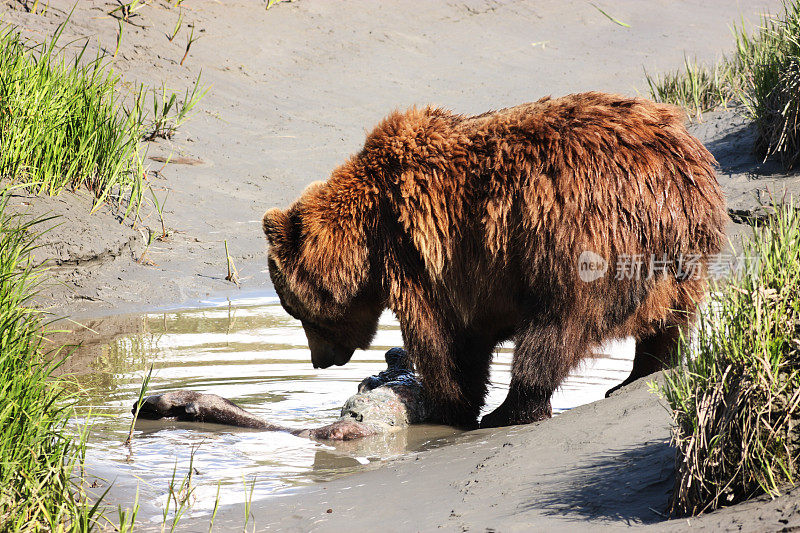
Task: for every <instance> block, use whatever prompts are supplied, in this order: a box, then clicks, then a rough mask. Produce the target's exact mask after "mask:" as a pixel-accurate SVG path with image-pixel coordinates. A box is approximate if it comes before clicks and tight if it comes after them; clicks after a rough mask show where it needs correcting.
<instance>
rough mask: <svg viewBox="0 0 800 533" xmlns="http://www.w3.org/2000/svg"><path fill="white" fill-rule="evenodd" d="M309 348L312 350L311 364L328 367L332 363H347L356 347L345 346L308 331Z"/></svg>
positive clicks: (315, 366) (317, 366)
mask: <svg viewBox="0 0 800 533" xmlns="http://www.w3.org/2000/svg"><path fill="white" fill-rule="evenodd" d="M306 338H307V339H308V348H309V349H310V350H311V364H313V365H314V368H328V367H329V366H331V365H337V366H342V365H344V364H345V363H347V362H348V361H349V360H350V358H351V357H353V352H355V348H345V347H342V346H337V345H335V344H332V343H330V342H328V341H326V340H325V339H322V338H321V337H319V336H317V335H315V334H313V333H309V332H308V331H306Z"/></svg>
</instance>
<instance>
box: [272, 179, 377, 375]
mask: <svg viewBox="0 0 800 533" xmlns="http://www.w3.org/2000/svg"><path fill="white" fill-rule="evenodd" d="M347 200H348V199H347V198H341V197H337V194H336V193H335V191H333V190H332V188H331V186H330V184H329V183H321V182H317V183H314V184H312V185H310V186H309V187H308V188H307V189H306V190H305V192H304V193H303V194H302V196H301V197H300V199H298V200H297V201H296V202H295V203H294V204H293V205H292V206H291V207H289V209H287V210H285V211H283V210H280V209H277V208H273V209H270V210H268V211H267V212H266V213H265V214H264V218H263V229H264V233H265V234H266V236H267V241H268V243H269V254H268V266H269V274H270V278H272V283H273V285H274V286H275V291H276V292H277V293H278V297H279V298H280V301H281V305H282V306H283V308H284V309H285V310H286V312H287V313H289V314H290V315H292V316H293V317H294V318H296V319H298V320H300V322H301V324H302V325H303V330H304V331H305V334H306V338H307V339H308V347H309V349H310V350H311V362H312V363H313V365H314V368H327V367H329V366H331V365H334V364H335V365H343V364H345V363H347V362H348V361H349V360H350V358H351V357H352V355H353V352H354V351H355V350H356V348H361V349H365V348H367V347H368V346H369V344H370V342H371V341H372V337H373V336H374V335H375V331H376V330H377V327H378V318H379V317H380V314H381V311H382V310H383V302H382V299H381V298H380V297H379V292H378V288H377V283H376V282H375V281H374V279H372V276H370V270H371V268H370V254H369V247H368V243H367V239H366V235H365V231H364V225H363V220H359V217H358V216H356V213H355V212H354V210H353V208H352V206H348V205H347Z"/></svg>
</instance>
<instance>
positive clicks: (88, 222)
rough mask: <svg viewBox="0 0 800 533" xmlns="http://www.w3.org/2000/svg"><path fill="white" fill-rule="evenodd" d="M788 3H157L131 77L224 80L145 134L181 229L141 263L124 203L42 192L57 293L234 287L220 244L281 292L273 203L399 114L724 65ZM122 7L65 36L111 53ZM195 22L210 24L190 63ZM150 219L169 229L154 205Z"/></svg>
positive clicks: (102, 300)
mask: <svg viewBox="0 0 800 533" xmlns="http://www.w3.org/2000/svg"><path fill="white" fill-rule="evenodd" d="M778 5H779V2H778V1H776V0H772V1H767V0H761V1H759V2H730V1H728V0H713V1H709V2H702V3H700V2H688V1H686V2H671V1H667V0H661V1H657V2H647V3H643V2H622V1H617V0H614V1H607V2H603V3H602V5H601V7H602V8H603V9H604V10H605V11H606V12H607V13H609V14H611V15H613V16H614V17H615V18H616V19H618V20H621V21H623V22H625V23H626V24H628V25H629V27H624V26H620V25H618V24H615V23H614V22H613V21H611V20H610V19H608V18H607V17H605V16H604V15H603V14H602V13H600V12H599V11H598V10H597V9H596V8H594V7H592V5H590V4H589V3H587V2H582V1H577V0H576V1H569V2H557V1H547V2H534V1H520V2H510V1H509V2H504V1H494V0H470V1H468V2H423V1H414V2H403V3H397V2H386V1H379V2H349V1H343V0H341V1H319V0H302V1H296V2H291V3H283V4H280V5H278V6H277V7H275V8H273V9H270V10H269V11H265V10H264V4H263V3H262V2H258V1H255V0H246V1H245V0H239V1H232V2H224V3H219V2H214V1H211V0H197V1H193V2H187V3H184V5H183V16H184V22H183V27H182V30H181V31H180V32H179V33H178V35H177V36H176V37H175V39H173V40H172V42H170V41H169V40H168V39H167V35H168V34H171V33H172V32H173V30H174V28H175V24H176V22H177V19H178V16H179V14H178V11H177V10H176V9H175V8H169V6H168V4H167V3H166V2H153V3H151V4H149V5H146V6H145V7H142V8H141V9H140V10H138V11H137V16H136V17H134V18H133V19H132V22H133V24H124V25H123V34H122V40H121V44H120V50H119V53H118V54H117V57H116V59H114V60H113V62H112V64H113V66H114V68H115V69H116V70H117V71H118V72H120V73H122V74H123V75H124V76H125V79H126V80H127V81H129V82H133V81H139V82H145V83H147V84H150V85H152V86H157V87H158V86H160V85H161V83H162V82H163V83H165V84H166V86H167V88H169V89H172V90H176V91H179V92H182V91H183V90H184V88H186V87H187V86H189V85H191V84H192V83H193V81H194V80H195V79H196V78H197V76H198V75H199V74H200V72H201V71H202V82H203V83H204V84H206V85H208V86H210V87H211V90H210V91H209V93H208V95H207V96H206V97H205V99H204V100H202V101H201V103H200V104H199V105H198V107H197V108H196V110H197V113H196V115H195V116H194V118H192V119H191V120H190V121H189V122H187V123H186V124H184V125H183V127H182V128H181V129H179V131H178V133H177V135H176V136H175V137H174V138H173V139H171V140H169V141H166V140H160V141H158V142H153V143H147V147H148V153H147V154H146V158H147V161H148V163H149V164H150V168H151V170H154V171H157V173H155V174H151V175H150V176H149V182H150V184H151V186H152V187H153V190H154V191H155V193H156V194H157V195H158V197H159V198H160V199H161V200H163V199H164V198H165V197H166V203H165V208H164V216H165V223H166V226H167V228H168V229H169V233H170V237H169V238H168V239H166V240H164V241H163V242H162V241H156V242H155V243H154V244H153V245H152V246H151V247H150V249H149V250H148V253H147V256H146V259H147V261H141V262H137V260H139V259H141V253H142V250H143V242H142V238H141V236H138V237H137V235H136V231H134V230H132V229H131V228H130V227H126V226H125V225H124V224H123V225H120V224H119V223H117V221H116V220H115V219H114V217H113V216H111V217H102V216H93V217H88V216H85V217H74V216H71V214H70V206H71V205H72V204H73V203H74V205H75V206H76V208H78V210H81V209H82V207H80V206H82V205H83V204H82V200H81V199H80V198H74V197H73V196H72V194H71V193H65V196H64V197H63V200H60V201H56V202H52V205H51V203H48V201H44V200H37V201H36V202H37V203H38V202H41V203H43V204H46V205H47V209H41V210H43V211H45V210H46V211H52V213H53V214H61V213H63V214H65V215H66V217H65V218H66V219H65V220H64V223H63V224H62V225H60V226H59V227H57V228H55V229H54V230H52V232H51V233H50V238H51V239H52V240H53V241H54V242H61V243H64V244H63V245H62V246H60V248H59V249H54V250H53V253H52V255H51V256H50V257H51V258H52V260H53V263H54V264H55V265H56V266H59V267H60V266H64V265H66V266H69V267H74V268H66V269H61V268H59V273H58V276H57V283H55V284H52V285H51V286H50V287H49V288H48V289H46V290H45V291H43V293H42V295H41V299H42V302H43V303H44V304H46V305H49V306H51V308H52V309H53V310H54V311H55V312H56V313H61V314H70V315H71V316H73V317H83V318H85V317H91V316H99V315H103V314H110V313H119V312H126V311H136V310H141V309H145V308H151V307H153V306H160V305H164V304H176V303H181V302H194V301H197V300H198V299H201V298H204V297H206V296H207V295H212V294H213V295H225V294H236V293H238V292H239V289H237V288H236V287H235V286H234V285H232V284H231V283H230V282H227V281H225V279H224V278H225V276H226V274H227V270H226V261H225V252H224V247H223V240H227V241H228V243H229V246H230V251H231V255H232V256H233V258H234V260H235V263H236V266H237V267H238V269H239V271H240V274H241V279H242V289H241V290H242V291H249V290H262V289H264V288H268V287H269V281H268V279H267V275H266V272H265V265H264V262H265V261H264V248H265V245H264V240H263V237H262V235H261V230H260V222H259V221H260V217H261V215H262V214H263V212H264V211H265V210H266V208H267V207H270V206H275V205H286V204H287V203H289V202H290V201H291V200H292V199H293V198H295V197H296V196H297V194H298V193H299V192H300V191H301V190H302V189H303V187H304V186H305V185H306V184H307V183H308V182H310V181H312V180H316V179H324V178H326V177H327V176H328V175H329V173H330V171H331V169H333V168H334V167H335V166H336V165H337V164H339V163H340V162H342V161H343V160H344V159H345V158H346V157H347V156H348V155H349V154H351V153H353V152H355V151H357V150H358V149H359V148H360V147H361V144H362V142H363V139H364V132H365V130H367V129H369V128H371V127H372V126H373V125H374V124H375V123H376V122H377V121H378V120H380V119H381V118H382V117H383V116H385V115H386V114H387V113H388V112H389V111H391V110H393V109H395V108H404V107H407V106H410V105H412V104H423V105H424V104H428V103H431V104H436V105H441V106H445V107H448V108H451V109H454V110H456V111H459V112H463V113H480V112H483V111H486V110H488V109H495V108H499V107H503V106H508V105H515V104H519V103H521V102H526V101H531V100H534V99H537V98H539V97H541V96H543V95H548V94H552V95H561V94H566V93H570V92H577V91H584V90H590V89H591V90H604V91H614V92H621V93H626V94H637V93H642V94H645V93H646V85H645V80H644V77H643V73H642V68H643V67H644V68H646V69H647V70H648V71H650V72H661V71H664V70H668V69H674V68H677V67H679V66H681V65H682V64H683V56H684V53H685V52H688V53H689V54H692V55H696V56H697V57H698V58H699V59H700V60H701V61H714V60H716V59H718V58H719V57H720V56H721V54H722V53H723V52H725V51H727V50H729V49H730V48H731V46H732V42H731V41H732V39H731V35H730V30H729V28H728V26H729V24H730V22H731V21H732V20H734V19H738V18H739V16H740V15H741V16H742V17H744V19H745V20H749V21H754V20H756V16H757V13H758V12H759V11H760V10H762V9H764V8H771V9H773V10H774V9H775V8H777V6H778ZM48 6H49V7H48V10H47V11H46V13H45V14H44V15H42V14H33V13H28V12H26V11H25V9H24V8H23V7H22V4H20V3H18V2H11V1H9V2H4V3H2V4H0V12H2V15H3V20H4V21H6V22H9V23H13V24H17V25H19V26H20V28H21V29H22V31H23V34H24V35H25V36H27V37H30V38H33V39H37V40H42V39H44V38H46V37H47V36H49V35H50V34H51V33H52V32H53V30H54V29H55V27H56V25H57V24H58V23H60V22H62V21H63V20H64V19H65V18H66V16H67V13H68V12H69V11H70V10H71V9H72V7H73V2H71V1H62V0H52V1H51V2H49V4H48ZM115 6H116V4H115V3H114V2H78V3H77V4H76V5H75V10H74V12H73V14H72V17H71V20H70V24H69V25H68V26H67V28H66V30H65V32H64V37H63V39H62V42H63V43H68V42H71V41H72V40H73V39H75V38H80V37H88V38H89V39H90V42H91V43H92V47H97V48H99V49H100V50H101V51H105V52H108V53H109V55H113V52H114V49H115V47H116V42H117V31H118V26H117V21H116V19H114V18H112V17H110V16H108V12H109V11H110V10H111V9H113V8H114V7H115ZM189 24H193V25H194V27H195V36H200V38H199V39H198V40H197V41H196V42H195V43H194V44H193V45H192V47H191V49H190V51H189V54H188V56H187V58H186V61H185V62H184V64H183V65H180V61H181V58H182V57H183V55H184V52H185V48H186V42H187V39H188V33H189V28H188V25H189ZM92 47H90V49H91V48H92ZM714 124H718V126H713V127H710V126H709V127H705V128H704V129H703V130H702V132H701V133H700V135H701V137H703V136H704V135H707V136H709V138H711V137H714V136H717V137H719V139H717V141H715V142H714V143H712V146H711V149H712V152H714V153H715V155H717V157H718V159H719V160H720V163H721V165H722V166H723V168H726V167H730V168H732V169H733V170H732V172H733V174H732V176H734V178H735V179H732V180H731V182H733V181H737V180H738V179H739V178H740V177H742V176H744V177H743V178H742V179H747V176H748V172H749V171H748V168H749V167H748V165H750V164H752V163H753V162H752V161H749V162H748V161H747V159H746V155H742V154H741V153H739V152H736V153H728V152H729V150H728V151H726V150H727V148H726V147H728V146H729V145H730V144H731V142H734V141H735V139H736V138H737V135H738V134H737V133H735V131H734V132H732V133H731V132H730V131H729V130H730V129H731V128H738V127H740V125H741V124H740V122H738V121H737V119H733V118H731V117H729V116H727V115H726V116H723V117H722V118H719V119H717V121H715V122H714ZM720 135H721V137H720ZM714 138H715V139H716V137H714ZM170 156H172V159H171V162H169V163H165V162H164V161H166V160H167V159H168V158H169V157H170ZM737 184H738V181H737ZM751 185H752V184H750V183H749V182H742V187H743V191H746V190H748V188H749V190H752V189H755V188H756V186H755V185H753V186H751ZM737 186H738V185H737ZM86 212H88V209H87V210H86ZM142 218H143V219H144V225H146V226H148V227H150V228H152V229H154V230H158V231H159V232H160V221H159V217H158V214H157V213H156V211H155V209H154V208H153V206H152V205H150V204H149V203H148V204H146V205H145V206H144V207H143V209H142ZM131 239H134V240H133V241H132V240H131ZM90 243H91V245H90ZM42 254H43V255H42V257H44V251H43V252H42ZM104 258H111V259H112V260H103V259H104ZM75 263H77V264H75ZM62 282H63V283H62Z"/></svg>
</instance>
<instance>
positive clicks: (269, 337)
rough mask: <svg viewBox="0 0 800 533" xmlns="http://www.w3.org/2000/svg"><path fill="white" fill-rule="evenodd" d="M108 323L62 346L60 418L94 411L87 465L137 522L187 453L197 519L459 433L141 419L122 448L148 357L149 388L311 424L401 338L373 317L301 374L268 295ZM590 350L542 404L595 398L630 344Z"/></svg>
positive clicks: (288, 328) (290, 322) (497, 390)
mask: <svg viewBox="0 0 800 533" xmlns="http://www.w3.org/2000/svg"><path fill="white" fill-rule="evenodd" d="M98 329H100V328H98ZM121 330H123V331H124V333H122V334H120V332H119V331H117V332H116V334H115V336H113V337H111V338H105V339H102V337H101V340H100V341H98V340H97V339H94V340H93V342H92V343H89V344H87V346H86V347H84V348H82V349H80V350H78V351H77V352H76V353H75V354H73V355H72V356H71V360H72V361H73V363H75V362H77V363H75V364H73V365H71V366H72V367H73V368H72V370H71V371H72V372H74V374H75V375H76V379H77V382H78V383H79V385H80V387H81V389H83V390H82V392H81V393H80V394H79V397H80V403H79V404H78V414H79V416H78V418H77V419H76V420H75V421H74V424H75V428H76V429H79V428H81V427H83V425H84V424H85V421H86V419H87V417H86V415H87V414H88V413H91V414H93V415H99V416H96V417H95V418H94V422H93V424H92V426H91V428H90V435H91V437H90V440H89V445H88V450H87V457H86V466H87V469H88V471H89V472H90V473H91V475H93V476H97V477H98V478H100V479H99V481H98V483H99V485H100V486H99V488H98V490H100V491H101V492H102V491H103V490H105V488H106V487H107V486H108V484H109V483H113V485H112V489H111V491H110V492H109V495H108V496H107V498H106V499H107V501H108V503H110V504H112V505H116V504H117V503H119V504H122V505H123V506H130V505H131V503H132V501H133V499H134V496H135V494H136V491H137V489H138V491H139V501H140V504H141V506H142V508H141V511H140V514H139V519H140V520H144V521H148V520H150V521H153V522H160V521H161V520H162V515H161V513H162V511H163V509H164V507H165V503H166V501H167V495H168V494H169V486H170V482H171V480H172V479H173V472H174V479H175V483H176V484H178V485H179V484H180V483H181V481H183V479H184V478H185V476H186V475H187V474H188V473H189V471H190V468H189V465H190V462H191V465H192V485H193V486H194V487H195V489H194V493H193V495H192V498H191V502H192V509H191V510H190V511H189V514H193V515H195V516H197V515H200V514H203V513H209V512H211V510H212V509H213V506H214V502H215V500H216V499H217V493H218V490H219V501H220V503H221V504H228V503H235V502H241V501H244V500H245V499H246V498H249V497H250V492H251V491H252V500H254V501H257V500H259V499H262V498H265V497H270V496H275V495H280V494H281V493H282V492H284V491H286V490H291V489H293V488H297V487H301V486H303V485H308V484H311V483H314V482H317V481H324V480H329V479H332V478H334V477H338V476H341V475H345V474H348V473H352V472H356V471H359V470H363V469H367V468H373V467H375V466H377V465H380V464H381V462H383V461H386V460H388V459H391V458H393V457H397V456H399V455H402V454H408V453H414V452H418V451H421V450H426V449H430V448H435V447H441V446H447V445H448V444H451V443H453V442H457V441H458V440H459V439H460V438H464V437H463V436H462V434H461V432H459V431H456V430H453V429H452V428H448V427H443V426H434V425H421V426H413V427H411V428H409V429H407V430H403V431H399V432H397V433H394V434H391V435H386V436H377V437H370V438H366V439H362V440H359V441H352V442H346V443H336V444H328V443H321V442H314V441H311V440H309V439H303V438H299V437H294V436H292V435H289V434H286V433H278V432H262V431H254V430H242V429H236V428H230V427H225V426H218V425H212V424H194V423H181V422H174V421H144V420H142V421H138V422H137V423H136V425H135V430H134V434H133V441H132V444H131V446H130V447H127V446H125V445H123V442H124V441H125V439H126V437H127V436H128V431H129V427H130V423H131V414H130V406H131V404H132V403H133V402H134V401H135V399H136V397H137V395H138V391H139V387H140V385H141V382H142V377H143V375H144V374H145V373H146V369H147V368H149V366H150V365H153V368H154V370H153V374H152V379H151V382H150V387H149V391H148V392H149V393H150V394H153V393H158V392H166V391H170V390H176V389H190V390H196V391H199V392H205V393H213V394H218V395H220V396H223V397H226V398H229V399H231V400H233V401H234V402H236V403H238V404H239V405H241V406H242V407H243V408H245V409H247V410H249V411H252V412H253V413H255V414H257V415H259V416H261V417H263V418H264V419H266V420H269V421H272V422H277V423H279V424H282V425H286V426H291V427H316V426H321V425H324V424H327V423H329V422H331V421H333V420H335V419H336V418H337V417H338V416H339V410H340V408H341V405H342V404H343V403H344V401H345V400H346V399H347V398H348V397H349V396H351V395H352V394H354V393H355V392H356V387H357V384H358V383H359V382H360V381H361V380H362V379H363V378H364V377H366V376H369V375H372V374H376V373H378V372H379V371H381V370H383V369H385V363H384V360H383V354H384V352H385V351H386V350H387V349H389V348H391V347H393V346H401V345H402V339H401V335H400V330H399V326H398V324H397V321H396V320H395V319H394V317H393V316H392V315H391V314H390V313H386V314H385V315H384V316H383V317H381V321H380V329H379V331H378V334H377V335H376V337H375V339H374V341H373V345H372V347H371V349H370V350H367V351H357V352H356V353H355V355H354V356H353V359H352V360H351V361H350V362H349V363H348V364H347V365H346V366H344V367H335V368H330V369H326V370H315V369H313V368H312V366H311V363H310V360H309V353H308V348H307V346H306V338H305V335H304V334H303V330H302V328H301V327H300V324H299V322H297V321H296V320H294V319H293V318H291V317H290V316H288V315H287V314H286V313H285V312H284V311H283V309H282V308H281V306H280V304H279V303H278V300H277V298H276V297H274V296H263V297H255V298H246V299H241V300H237V301H232V302H228V301H225V302H219V301H209V302H204V307H199V308H195V309H181V310H169V311H164V312H158V313H151V314H147V315H143V316H140V317H130V318H129V319H127V321H125V326H124V327H123V328H121ZM603 353H604V354H609V355H599V356H598V358H597V359H593V360H590V361H587V362H586V363H585V364H584V366H583V367H582V368H580V369H579V370H578V371H576V372H574V373H573V374H572V375H571V376H570V377H569V379H567V381H566V382H565V383H564V384H563V386H562V387H561V389H560V390H559V391H557V393H556V394H555V396H554V398H553V409H554V412H555V413H559V412H562V411H563V410H565V409H569V408H571V407H574V406H576V405H581V404H584V403H587V402H591V401H594V400H598V399H600V398H602V397H603V395H604V393H605V391H606V390H607V389H608V388H610V387H611V386H613V385H615V384H617V383H619V382H620V381H622V380H623V379H624V378H625V377H627V374H628V372H629V371H630V365H631V358H632V355H633V354H632V345H631V343H624V342H620V343H612V344H610V345H608V346H606V347H604V349H603ZM510 363H511V348H510V347H500V348H498V349H497V350H496V356H495V359H494V363H493V365H492V388H491V390H490V393H489V396H488V399H487V406H486V410H491V409H493V408H494V407H496V406H497V405H499V404H500V403H501V402H502V400H503V398H504V397H505V393H506V388H507V386H508V380H509V369H510ZM254 480H255V482H253V481H254ZM173 505H174V502H172V503H170V506H173Z"/></svg>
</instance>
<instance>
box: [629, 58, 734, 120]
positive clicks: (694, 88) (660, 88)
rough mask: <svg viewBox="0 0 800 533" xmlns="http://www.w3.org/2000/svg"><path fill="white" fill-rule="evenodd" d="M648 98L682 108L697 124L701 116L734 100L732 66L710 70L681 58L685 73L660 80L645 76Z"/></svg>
mask: <svg viewBox="0 0 800 533" xmlns="http://www.w3.org/2000/svg"><path fill="white" fill-rule="evenodd" d="M645 79H646V80H647V85H648V87H649V89H650V97H651V98H652V99H653V100H655V101H656V102H666V103H670V104H675V105H679V106H681V107H683V108H684V109H685V110H686V112H687V113H688V114H689V116H690V117H691V118H692V119H695V120H700V119H701V118H702V115H703V113H705V112H707V111H711V110H712V109H714V108H716V107H718V106H720V105H726V104H727V103H728V101H729V100H731V98H732V97H733V96H734V91H733V89H732V87H731V83H730V79H731V66H730V64H728V63H727V62H721V63H719V64H717V65H715V66H713V67H708V66H706V65H701V64H698V63H697V61H696V60H692V59H689V58H688V57H685V58H684V69H683V70H681V71H677V72H671V73H668V74H664V75H661V76H651V75H650V74H648V73H647V72H645Z"/></svg>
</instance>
